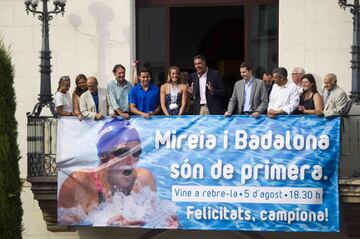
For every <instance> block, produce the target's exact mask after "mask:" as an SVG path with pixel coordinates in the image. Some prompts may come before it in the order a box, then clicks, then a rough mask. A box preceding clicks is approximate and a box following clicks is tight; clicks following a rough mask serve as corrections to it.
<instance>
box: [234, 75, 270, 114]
mask: <svg viewBox="0 0 360 239" xmlns="http://www.w3.org/2000/svg"><path fill="white" fill-rule="evenodd" d="M244 92H245V80H239V81H237V82H236V83H235V85H234V90H233V93H232V96H231V98H230V101H229V105H228V109H227V110H228V111H229V112H231V113H233V112H234V109H235V107H236V105H237V106H238V111H239V114H241V112H242V110H243V104H244ZM250 99H251V109H252V111H253V112H255V111H257V112H259V113H260V114H264V113H265V110H266V109H267V106H268V103H269V100H268V93H267V89H266V85H265V83H264V81H262V80H259V79H256V78H253V81H252V82H251V95H250Z"/></svg>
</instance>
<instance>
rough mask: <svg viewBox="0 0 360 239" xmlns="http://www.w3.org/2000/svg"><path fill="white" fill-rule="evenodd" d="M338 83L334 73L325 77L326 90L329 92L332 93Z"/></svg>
mask: <svg viewBox="0 0 360 239" xmlns="http://www.w3.org/2000/svg"><path fill="white" fill-rule="evenodd" d="M336 82H337V77H336V75H335V74H333V73H328V74H326V75H325V77H324V88H325V89H326V90H327V91H331V90H332V89H333V88H334V87H335V86H336Z"/></svg>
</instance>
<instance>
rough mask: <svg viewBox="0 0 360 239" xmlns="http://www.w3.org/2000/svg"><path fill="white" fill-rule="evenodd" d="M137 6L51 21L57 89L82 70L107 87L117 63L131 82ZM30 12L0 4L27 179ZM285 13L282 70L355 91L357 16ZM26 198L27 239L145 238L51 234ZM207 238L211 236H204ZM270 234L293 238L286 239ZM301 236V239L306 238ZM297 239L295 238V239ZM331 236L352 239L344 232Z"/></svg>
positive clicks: (322, 1) (318, 1)
mask: <svg viewBox="0 0 360 239" xmlns="http://www.w3.org/2000/svg"><path fill="white" fill-rule="evenodd" d="M134 2H135V1H134V0H121V1H115V0H101V1H94V0H69V1H67V6H66V13H65V15H64V17H62V16H60V15H59V16H55V17H54V20H53V21H51V23H50V24H51V25H50V47H51V50H52V61H51V63H52V71H53V73H52V91H53V92H55V90H56V87H57V79H58V78H59V77H60V76H61V75H70V77H71V78H72V79H74V78H75V76H76V75H77V74H78V73H84V74H86V75H88V76H90V75H95V76H96V77H98V79H99V84H100V86H103V87H104V86H105V84H106V82H107V80H109V79H111V78H112V73H111V70H112V66H113V65H114V64H116V63H122V64H124V65H125V67H126V68H127V69H128V71H127V78H130V70H129V69H130V62H131V60H133V59H134V56H135V27H134V26H135V20H134V15H135V4H134ZM50 5H51V4H50ZM24 9H25V7H24V4H23V0H0V34H1V35H2V37H3V39H4V41H5V44H6V45H10V49H11V52H12V56H13V63H14V65H15V70H16V74H15V90H16V96H17V112H16V117H17V121H18V124H19V130H18V131H19V139H18V142H19V146H20V150H21V156H22V159H21V161H20V167H21V176H22V177H23V178H26V170H27V169H26V112H29V111H31V110H32V108H33V106H34V104H35V103H36V99H37V94H38V93H39V86H40V82H39V79H40V74H39V67H38V65H39V63H40V61H39V50H40V46H41V29H40V22H39V21H38V20H37V18H34V17H33V16H32V15H29V16H27V15H26V13H25V10H24ZM279 15H280V19H279V63H280V65H282V66H285V67H287V68H288V69H289V71H291V69H292V68H293V67H295V66H303V67H304V68H305V69H306V71H307V72H312V73H314V74H315V76H316V78H317V80H318V81H319V82H320V81H321V79H322V77H323V76H324V74H325V73H327V72H334V73H335V74H337V75H338V78H339V84H340V85H341V86H342V87H343V88H344V89H346V90H347V91H349V90H350V85H351V70H350V63H349V61H350V59H351V55H350V53H349V52H350V45H351V37H352V19H351V14H350V13H349V12H348V11H342V10H340V8H339V7H338V5H337V0H280V1H279ZM320 86H321V85H320ZM73 87H74V86H73V85H72V89H73ZM72 89H71V91H72ZM22 199H23V206H24V219H23V222H24V229H25V230H24V233H23V235H24V239H38V238H44V239H45V238H70V239H71V238H103V236H104V235H106V236H107V238H136V237H137V236H136V235H139V234H142V233H144V231H140V232H138V231H136V230H121V231H119V230H114V229H108V230H107V229H82V230H80V231H79V232H70V233H49V232H47V231H46V226H45V222H44V221H43V220H42V214H41V211H40V210H39V207H38V205H37V202H36V201H34V200H33V194H32V193H31V190H30V185H29V184H28V183H25V186H24V190H23V194H22ZM202 235H203V236H205V237H206V235H205V234H204V233H203V234H202ZM322 235H324V234H322ZM179 236H180V234H179ZM263 236H264V237H267V238H275V237H279V236H280V237H281V238H287V237H286V234H285V235H284V234H283V235H282V236H281V235H279V234H265V235H263ZM296 236H298V237H299V238H301V236H302V234H297V235H296ZM296 236H295V235H294V234H291V238H295V237H296ZM313 236H314V235H313ZM324 236H326V237H327V238H345V237H344V235H341V234H333V235H332V236H330V237H329V236H328V235H324ZM164 237H165V235H163V237H159V238H164ZM280 237H279V238H280ZM310 237H311V236H309V238H310ZM179 238H180V237H179ZM239 238H240V236H239ZM259 238H260V237H259ZM316 238H320V237H319V234H316Z"/></svg>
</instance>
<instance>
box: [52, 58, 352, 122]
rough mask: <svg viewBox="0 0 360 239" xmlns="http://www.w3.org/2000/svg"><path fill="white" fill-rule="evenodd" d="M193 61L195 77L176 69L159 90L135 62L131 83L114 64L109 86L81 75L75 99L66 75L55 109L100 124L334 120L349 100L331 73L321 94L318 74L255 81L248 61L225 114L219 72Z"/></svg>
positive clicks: (283, 73)
mask: <svg viewBox="0 0 360 239" xmlns="http://www.w3.org/2000/svg"><path fill="white" fill-rule="evenodd" d="M193 60H194V68H195V72H194V73H192V74H190V75H189V74H188V73H187V72H181V71H180V69H179V68H178V67H176V66H172V67H170V69H169V71H168V74H167V82H166V83H165V84H163V85H162V86H161V87H160V88H159V87H158V86H156V85H154V84H152V83H151V72H150V71H149V70H148V69H141V70H140V71H139V72H137V70H136V67H137V62H134V64H133V68H134V75H133V79H132V81H131V82H130V81H128V80H126V79H125V73H126V70H125V67H124V66H123V65H121V64H117V65H115V66H114V68H113V74H114V78H115V79H113V80H112V81H110V82H109V83H108V84H107V89H103V88H100V87H98V81H97V79H96V78H95V77H94V76H91V77H88V78H87V77H86V76H85V75H83V74H80V75H78V76H77V77H76V79H75V83H76V88H75V90H74V92H73V94H72V97H71V96H70V93H69V88H70V78H69V77H68V76H63V77H61V78H60V80H59V86H58V90H57V92H56V94H55V106H56V111H57V112H58V114H59V116H71V115H74V116H76V117H77V118H78V119H79V120H82V119H84V118H90V119H93V120H101V119H103V118H104V117H105V116H106V115H109V116H114V117H115V116H121V117H123V118H124V119H128V118H129V117H130V115H139V116H143V117H144V118H150V117H151V116H152V115H159V114H164V115H184V114H195V115H221V114H224V115H225V116H230V115H233V114H242V115H251V116H253V117H258V116H259V115H261V114H267V115H268V116H269V117H271V118H273V117H275V116H276V115H282V114H287V115H289V114H314V115H325V116H332V115H339V114H340V112H341V110H342V108H343V107H344V106H345V105H346V102H347V100H348V99H347V95H346V93H345V91H344V90H342V89H341V88H340V87H339V86H338V85H337V78H336V75H335V74H333V73H329V74H326V75H325V77H324V89H323V90H322V93H321V94H320V92H319V91H318V89H317V86H316V81H315V78H314V76H313V75H312V74H309V73H308V74H305V70H304V69H303V68H301V67H296V68H295V69H294V70H293V71H292V74H291V76H292V81H291V80H288V72H287V70H286V69H285V68H284V67H278V68H276V69H274V70H272V72H270V71H266V72H265V73H263V75H262V79H256V78H255V77H254V76H253V74H252V66H251V64H250V63H248V62H244V63H242V64H241V65H240V75H241V77H242V79H241V80H239V81H237V82H236V83H235V85H234V89H233V92H232V96H231V97H230V100H229V103H228V106H227V110H224V109H223V107H222V106H223V105H224V104H223V103H224V101H225V98H226V97H225V96H226V92H225V88H224V83H223V80H222V78H221V76H220V74H219V72H218V71H217V70H214V69H210V68H209V67H207V66H206V60H205V57H204V56H202V55H197V56H195V57H194V59H193Z"/></svg>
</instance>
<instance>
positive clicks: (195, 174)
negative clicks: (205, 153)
mask: <svg viewBox="0 0 360 239" xmlns="http://www.w3.org/2000/svg"><path fill="white" fill-rule="evenodd" d="M206 166H208V167H210V177H211V178H212V179H220V178H223V179H229V180H230V179H232V178H233V177H234V176H235V173H236V172H238V173H239V174H240V183H241V184H245V183H246V182H247V181H249V180H260V179H263V180H267V181H269V180H275V181H281V180H284V181H285V180H291V181H295V180H301V181H303V180H305V179H311V180H314V181H319V180H328V176H327V175H323V168H322V166H321V165H317V164H316V165H309V164H304V165H301V166H298V165H296V164H290V165H285V164H270V161H269V160H265V161H264V163H258V164H255V165H252V164H247V163H246V164H243V165H241V167H240V170H239V171H237V170H235V168H234V166H233V165H232V164H231V163H223V161H222V160H221V159H218V160H217V161H216V162H214V163H213V164H212V165H205V166H204V165H203V164H201V163H195V164H190V163H189V159H187V158H186V159H185V160H184V162H183V163H181V164H179V163H172V164H171V165H170V171H171V173H170V177H171V178H173V179H177V178H184V179H190V178H192V179H203V178H204V176H205V172H206V169H205V167H206ZM208 173H209V172H208Z"/></svg>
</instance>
